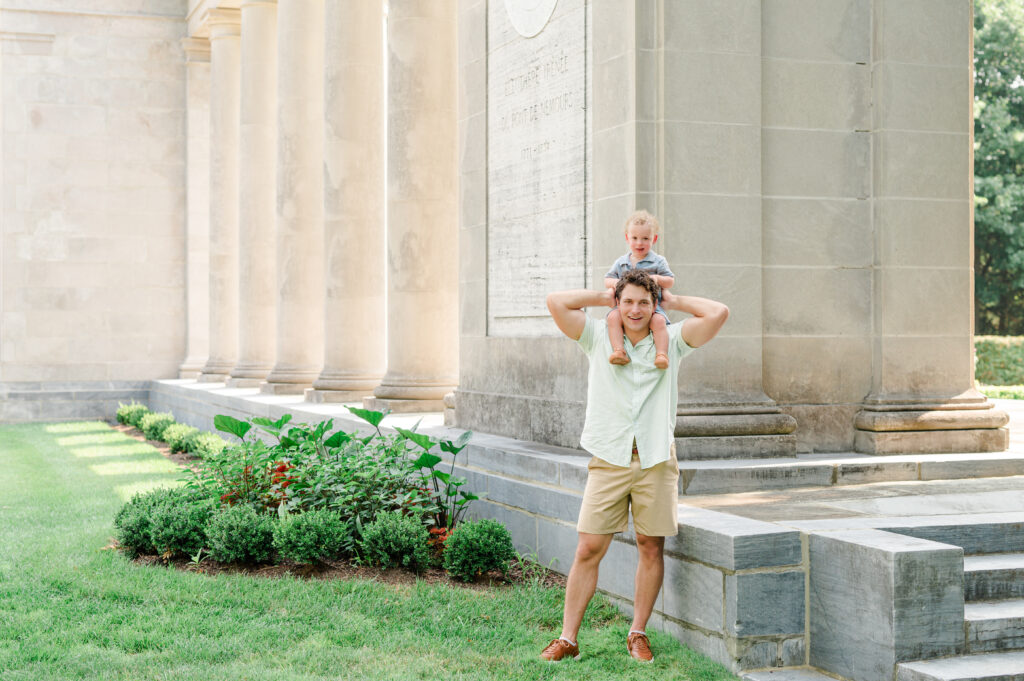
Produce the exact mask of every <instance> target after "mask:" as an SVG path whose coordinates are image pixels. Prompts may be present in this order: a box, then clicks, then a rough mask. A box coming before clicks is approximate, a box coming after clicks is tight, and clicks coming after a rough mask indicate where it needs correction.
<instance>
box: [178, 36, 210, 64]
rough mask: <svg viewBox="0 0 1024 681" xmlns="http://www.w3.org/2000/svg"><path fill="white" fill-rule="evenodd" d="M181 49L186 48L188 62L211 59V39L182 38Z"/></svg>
mask: <svg viewBox="0 0 1024 681" xmlns="http://www.w3.org/2000/svg"><path fill="white" fill-rule="evenodd" d="M181 49H183V50H185V61H186V62H208V61H210V41H209V40H207V39H206V38H182V39H181Z"/></svg>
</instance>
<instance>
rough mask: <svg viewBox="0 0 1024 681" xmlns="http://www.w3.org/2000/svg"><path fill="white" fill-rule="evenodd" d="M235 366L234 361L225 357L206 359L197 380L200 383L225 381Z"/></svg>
mask: <svg viewBox="0 0 1024 681" xmlns="http://www.w3.org/2000/svg"><path fill="white" fill-rule="evenodd" d="M234 366H235V363H234V361H225V360H223V359H210V360H207V361H206V365H205V366H203V368H202V370H201V371H200V372H199V376H198V377H197V378H196V381H197V382H199V383H223V382H224V381H226V380H228V378H230V377H231V369H232V367H234Z"/></svg>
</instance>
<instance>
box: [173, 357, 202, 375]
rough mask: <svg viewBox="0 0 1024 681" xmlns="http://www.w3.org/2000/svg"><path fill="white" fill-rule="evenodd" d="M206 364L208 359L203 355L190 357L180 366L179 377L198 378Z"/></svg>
mask: <svg viewBox="0 0 1024 681" xmlns="http://www.w3.org/2000/svg"><path fill="white" fill-rule="evenodd" d="M204 364H206V360H205V359H203V358H201V357H189V358H188V359H186V360H185V361H184V362H182V363H181V366H180V367H178V378H198V377H199V374H201V373H202V372H203V365H204Z"/></svg>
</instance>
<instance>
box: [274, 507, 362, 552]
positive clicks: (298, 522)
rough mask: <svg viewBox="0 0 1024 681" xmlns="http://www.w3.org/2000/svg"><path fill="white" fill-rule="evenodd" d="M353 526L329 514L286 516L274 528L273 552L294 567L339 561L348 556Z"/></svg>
mask: <svg viewBox="0 0 1024 681" xmlns="http://www.w3.org/2000/svg"><path fill="white" fill-rule="evenodd" d="M352 531H353V528H352V525H351V524H350V523H348V522H346V521H345V520H343V519H342V518H341V516H339V515H338V514H337V513H333V512H331V511H307V512H305V513H299V514H297V515H290V516H285V517H284V518H283V519H282V520H281V522H279V523H278V524H277V526H276V527H275V528H274V548H275V549H276V550H277V552H278V554H279V555H280V556H281V557H282V558H290V559H291V560H294V561H295V562H296V563H315V562H316V561H318V560H329V559H332V558H339V557H341V556H342V555H344V554H345V553H349V552H351V547H352V543H353V539H352Z"/></svg>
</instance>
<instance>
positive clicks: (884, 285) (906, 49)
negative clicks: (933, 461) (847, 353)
mask: <svg viewBox="0 0 1024 681" xmlns="http://www.w3.org/2000/svg"><path fill="white" fill-rule="evenodd" d="M872 10H873V12H874V16H873V20H872V26H873V29H874V35H873V45H874V47H873V50H872V60H871V61H872V73H873V78H872V83H873V88H874V90H873V96H872V104H873V106H872V116H873V125H872V137H873V140H872V150H873V151H872V154H873V159H872V161H873V167H874V170H873V179H874V181H873V187H872V197H873V202H872V203H873V216H872V220H873V222H874V234H875V277H874V286H873V297H874V300H873V311H874V333H873V338H872V341H873V347H872V368H873V375H872V385H871V393H870V394H869V395H868V397H867V398H866V399H865V400H864V405H863V410H862V411H861V412H860V413H858V414H857V416H856V419H855V421H854V425H855V426H856V428H857V431H856V436H855V442H854V444H855V447H856V449H857V450H858V451H861V452H867V453H871V454H890V453H898V452H988V451H1001V450H1003V449H1006V447H1007V444H1008V433H1007V430H1006V428H1004V427H1003V426H1004V425H1005V424H1006V422H1007V420H1008V417H1007V415H1006V414H1005V413H1004V412H1001V411H996V410H994V409H992V404H991V403H990V402H988V401H987V400H986V399H985V397H984V396H983V395H981V394H980V393H978V392H977V391H976V390H975V389H974V363H973V352H972V347H973V346H972V344H973V336H974V310H973V297H974V286H973V281H974V278H973V272H972V265H973V259H974V257H973V256H974V252H973V238H974V235H973V230H972V225H973V217H974V216H973V213H972V210H973V194H974V191H973V184H972V179H973V161H974V159H973V145H972V142H973V140H972V130H973V120H972V117H971V102H972V101H973V96H972V95H973V90H972V88H973V71H972V52H973V45H972V40H973V34H972V24H973V22H972V18H971V4H970V3H968V2H959V1H958V0H936V1H935V2H929V3H925V4H921V3H911V2H884V1H882V0H875V1H874V2H873V3H872Z"/></svg>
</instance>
